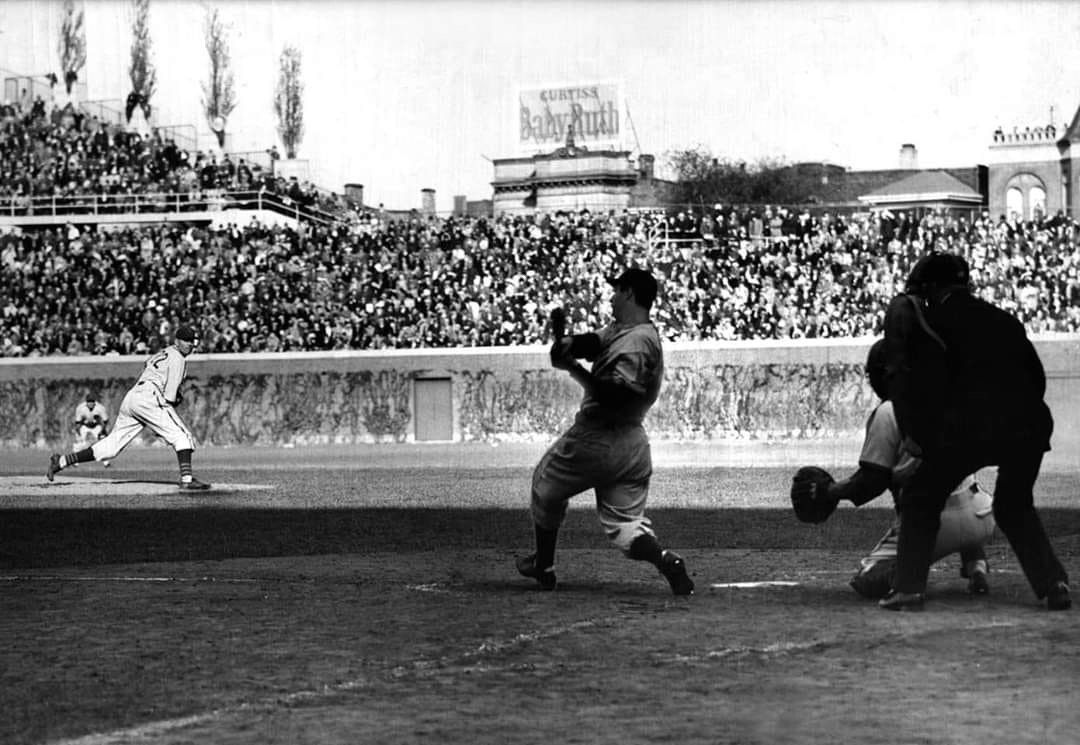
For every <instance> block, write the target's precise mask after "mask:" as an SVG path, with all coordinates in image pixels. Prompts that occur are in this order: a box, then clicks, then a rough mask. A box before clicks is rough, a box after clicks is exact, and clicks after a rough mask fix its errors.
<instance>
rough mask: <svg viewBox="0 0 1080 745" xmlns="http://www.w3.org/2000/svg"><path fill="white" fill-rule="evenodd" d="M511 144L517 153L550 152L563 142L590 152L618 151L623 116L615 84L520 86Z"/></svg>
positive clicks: (616, 84) (621, 140) (617, 86)
mask: <svg viewBox="0 0 1080 745" xmlns="http://www.w3.org/2000/svg"><path fill="white" fill-rule="evenodd" d="M517 103H518V105H517V107H516V108H515V110H516V111H517V121H516V130H517V135H516V137H515V140H514V142H515V145H516V147H517V149H518V151H519V152H521V153H536V152H550V151H552V150H555V149H557V148H560V147H562V146H563V145H564V144H565V143H566V135H567V131H568V130H569V129H570V128H571V127H572V128H573V135H574V144H576V145H578V146H579V147H580V146H582V145H584V146H585V147H587V148H589V149H590V150H602V149H620V148H621V147H622V142H623V137H622V132H623V117H624V116H625V111H624V103H623V100H622V90H621V86H620V85H619V84H618V83H611V82H607V83H584V84H572V85H547V86H530V87H521V88H519V89H518V91H517Z"/></svg>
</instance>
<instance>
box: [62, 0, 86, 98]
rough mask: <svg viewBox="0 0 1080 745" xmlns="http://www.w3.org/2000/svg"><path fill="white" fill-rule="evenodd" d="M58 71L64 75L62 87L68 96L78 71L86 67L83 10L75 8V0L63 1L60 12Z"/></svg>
mask: <svg viewBox="0 0 1080 745" xmlns="http://www.w3.org/2000/svg"><path fill="white" fill-rule="evenodd" d="M61 13H62V15H63V18H62V20H61V22H60V43H59V44H58V48H57V51H58V52H59V54H60V69H61V71H62V72H63V73H64V85H65V87H66V88H67V92H68V95H71V89H72V88H73V87H74V86H75V81H77V80H78V79H79V71H80V70H82V69H83V66H85V65H86V30H85V29H84V28H83V10H82V8H76V6H75V0H64V7H63V10H62V11H61Z"/></svg>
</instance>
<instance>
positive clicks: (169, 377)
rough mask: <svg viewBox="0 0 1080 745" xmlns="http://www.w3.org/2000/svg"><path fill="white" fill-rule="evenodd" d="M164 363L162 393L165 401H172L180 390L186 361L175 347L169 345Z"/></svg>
mask: <svg viewBox="0 0 1080 745" xmlns="http://www.w3.org/2000/svg"><path fill="white" fill-rule="evenodd" d="M165 364H166V372H165V385H164V387H163V388H162V393H163V394H164V395H165V400H166V401H170V402H174V401H176V395H177V393H179V392H180V384H181V383H183V382H184V374H185V372H186V368H187V361H186V360H185V359H184V355H182V354H180V352H179V351H177V350H176V348H175V347H169V358H168V360H166V363H165Z"/></svg>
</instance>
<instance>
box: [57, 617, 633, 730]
mask: <svg viewBox="0 0 1080 745" xmlns="http://www.w3.org/2000/svg"><path fill="white" fill-rule="evenodd" d="M620 620H625V615H623V614H620V615H617V616H604V617H598V618H589V619H585V620H583V621H575V622H574V623H570V624H566V625H565V626H558V627H555V628H551V629H546V630H542V631H533V632H525V633H521V634H517V635H515V636H513V637H511V638H510V639H504V640H489V641H484V642H482V643H481V644H480V646H478V647H476V648H475V649H471V650H468V651H465V652H463V653H460V654H452V655H444V656H442V657H438V658H436V659H419V660H413V661H411V662H407V663H404V664H401V665H395V666H393V667H391V668H389V669H387V670H386V673H387V674H389V675H390V676H391V677H394V678H401V677H405V676H408V675H421V676H424V675H426V674H438V673H440V672H443V671H445V669H446V668H447V667H448V666H451V665H462V664H466V663H469V662H472V661H474V660H477V659H480V658H483V657H486V656H489V655H496V654H499V653H501V652H505V651H507V650H512V649H515V648H517V647H520V646H523V645H526V644H531V643H533V642H537V641H541V640H544V639H550V638H552V637H556V636H561V635H562V634H567V633H571V632H574V631H580V630H583V629H591V628H596V627H601V626H609V625H615V624H617V623H619V621H620ZM372 679H373V678H358V679H356V680H349V681H345V682H343V683H337V684H334V685H328V686H323V687H322V688H319V689H316V690H303V691H294V692H293V693H287V694H284V695H279V696H273V697H269V698H264V699H260V700H258V701H254V702H243V703H239V704H235V705H233V706H227V707H223V708H220V709H213V710H211V711H208V712H203V713H202V714H191V715H189V716H184V717H177V718H174V719H163V720H160V721H157V722H147V723H146V724H140V725H137V726H135V727H129V728H126V729H119V730H114V731H112V732H104V733H94V734H89V735H83V736H81V737H76V738H74V739H69V740H54V741H53V743H52V745H122V744H123V743H128V742H131V741H133V740H139V739H143V738H147V737H153V736H156V735H163V734H166V733H169V732H173V731H176V730H181V729H185V728H188V727H194V726H196V725H199V724H206V723H208V722H213V721H217V720H222V719H225V718H226V717H229V716H234V715H236V714H240V713H243V712H247V711H267V710H273V709H276V708H280V707H282V706H289V705H291V704H297V703H301V702H310V701H319V700H321V699H325V698H331V697H333V696H336V695H340V694H342V693H347V692H349V691H354V690H357V689H360V688H364V687H366V686H368V685H370V684H371V681H372Z"/></svg>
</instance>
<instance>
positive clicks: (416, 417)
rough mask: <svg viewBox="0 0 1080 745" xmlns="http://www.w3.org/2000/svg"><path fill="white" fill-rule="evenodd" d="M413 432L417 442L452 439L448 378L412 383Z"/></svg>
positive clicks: (452, 412)
mask: <svg viewBox="0 0 1080 745" xmlns="http://www.w3.org/2000/svg"><path fill="white" fill-rule="evenodd" d="M413 386H414V387H413V430H414V434H415V437H416V441H417V442H432V441H439V440H453V439H454V407H453V402H452V397H451V385H450V378H417V379H416V380H414V381H413Z"/></svg>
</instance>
